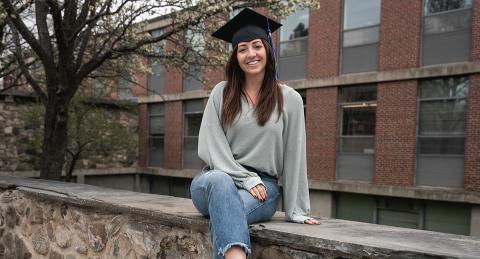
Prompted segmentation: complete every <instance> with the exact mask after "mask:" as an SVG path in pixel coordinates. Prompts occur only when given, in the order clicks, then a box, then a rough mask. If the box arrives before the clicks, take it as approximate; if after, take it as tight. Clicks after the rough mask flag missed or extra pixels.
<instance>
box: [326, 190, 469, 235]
mask: <svg viewBox="0 0 480 259" xmlns="http://www.w3.org/2000/svg"><path fill="white" fill-rule="evenodd" d="M335 208H336V216H335V217H336V218H339V219H346V220H353V221H360V222H367V223H374V224H380V225H388V226H396V227H404V228H414V229H424V230H430V231H438V232H444V233H453V234H460V235H469V234H470V217H471V216H470V214H471V205H469V204H465V203H453V202H442V201H429V200H416V199H408V198H398V197H385V196H373V195H363V194H354V193H337V194H336V195H335Z"/></svg>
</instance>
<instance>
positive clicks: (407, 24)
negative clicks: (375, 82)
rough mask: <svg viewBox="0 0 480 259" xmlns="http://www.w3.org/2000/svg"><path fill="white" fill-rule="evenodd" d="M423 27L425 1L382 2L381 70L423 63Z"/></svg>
mask: <svg viewBox="0 0 480 259" xmlns="http://www.w3.org/2000/svg"><path fill="white" fill-rule="evenodd" d="M421 27H422V1H419V0H402V1H398V0H383V1H382V7H381V21H380V42H379V70H380V71H383V70H391V69H401V68H411V67H418V66H419V63H420V58H419V55H420V41H421Z"/></svg>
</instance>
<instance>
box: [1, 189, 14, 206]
mask: <svg viewBox="0 0 480 259" xmlns="http://www.w3.org/2000/svg"><path fill="white" fill-rule="evenodd" d="M13 197H14V195H13V193H12V192H11V191H6V192H4V193H3V195H2V196H1V198H0V201H1V202H2V203H3V204H6V203H10V202H12V201H13Z"/></svg>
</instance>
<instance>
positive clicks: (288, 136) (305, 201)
mask: <svg viewBox="0 0 480 259" xmlns="http://www.w3.org/2000/svg"><path fill="white" fill-rule="evenodd" d="M225 86H226V82H225V81H223V82H220V83H219V84H217V85H216V86H215V87H214V88H213V90H212V92H211V93H210V97H209V98H208V102H207V105H206V107H205V112H204V113H203V118H202V123H201V126H200V132H199V139H198V155H199V157H200V158H201V159H202V160H203V161H204V162H205V163H206V164H207V165H208V166H209V167H210V168H211V169H213V170H220V171H223V172H225V173H227V174H228V175H230V176H231V177H232V179H233V181H234V182H235V184H236V185H237V186H238V187H239V188H243V189H245V190H247V191H250V189H252V188H253V187H255V186H256V185H258V184H262V180H261V179H260V177H259V176H258V175H257V174H256V173H255V172H251V171H249V170H247V169H245V168H244V167H243V166H242V165H245V166H249V167H253V168H255V169H257V170H258V171H261V172H265V173H266V174H268V175H270V176H273V177H276V178H280V177H281V179H282V181H283V182H282V185H283V198H284V209H285V217H286V219H287V220H288V221H293V222H298V223H303V222H304V221H305V220H307V219H309V217H308V215H309V212H310V200H309V193H308V180H307V158H306V137H305V135H306V134H305V118H304V111H303V101H302V97H301V96H300V94H299V93H298V92H297V91H295V90H294V89H292V88H290V87H288V86H287V85H280V87H281V90H282V94H283V112H282V113H281V115H280V118H278V112H277V109H275V110H274V111H273V112H272V115H271V116H270V119H269V120H268V121H267V123H266V124H265V125H264V126H260V125H258V123H257V119H256V116H255V108H254V107H250V106H249V104H248V101H247V100H246V99H245V98H243V97H242V100H241V105H242V107H241V108H242V109H241V112H240V113H239V114H238V115H237V117H236V118H235V120H234V122H233V123H232V124H231V125H230V126H228V127H226V128H225V129H224V128H222V126H221V124H220V118H221V114H222V106H223V89H224V88H225ZM267 198H268V197H267Z"/></svg>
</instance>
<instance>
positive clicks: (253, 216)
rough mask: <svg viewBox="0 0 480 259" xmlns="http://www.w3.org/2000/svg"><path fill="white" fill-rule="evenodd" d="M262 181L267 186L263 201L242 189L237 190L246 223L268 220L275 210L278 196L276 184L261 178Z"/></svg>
mask: <svg viewBox="0 0 480 259" xmlns="http://www.w3.org/2000/svg"><path fill="white" fill-rule="evenodd" d="M263 183H264V184H265V186H266V187H267V200H266V201H264V202H261V201H260V200H258V199H256V198H254V197H253V196H252V194H250V192H248V191H246V190H244V189H240V190H239V194H240V198H241V199H242V201H243V204H244V208H245V215H246V216H247V222H248V224H253V223H257V222H262V221H267V220H270V219H271V218H272V216H273V214H275V211H277V207H278V200H279V198H280V193H279V187H278V184H277V183H276V182H272V181H268V180H263Z"/></svg>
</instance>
